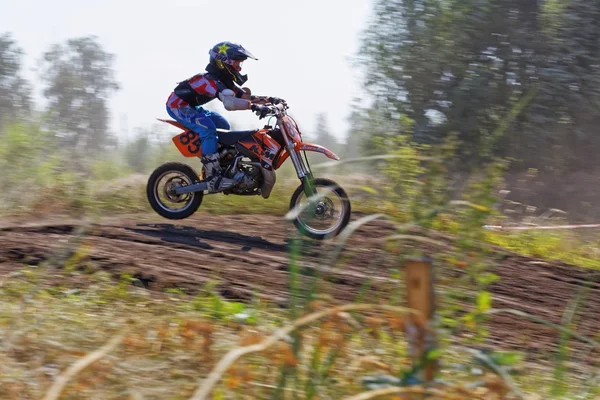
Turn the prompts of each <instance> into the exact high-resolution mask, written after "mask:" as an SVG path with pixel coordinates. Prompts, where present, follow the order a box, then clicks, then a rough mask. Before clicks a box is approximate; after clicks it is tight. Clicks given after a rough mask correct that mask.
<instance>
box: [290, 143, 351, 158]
mask: <svg viewBox="0 0 600 400" xmlns="http://www.w3.org/2000/svg"><path fill="white" fill-rule="evenodd" d="M295 147H296V151H316V152H317V153H322V154H325V155H326V156H327V157H329V158H331V159H333V160H336V161H339V160H340V158H339V157H338V156H337V155H336V154H335V153H334V152H333V151H331V150H329V149H328V148H327V147H323V146H321V145H318V144H312V143H306V142H302V143H297V144H296V146H295Z"/></svg>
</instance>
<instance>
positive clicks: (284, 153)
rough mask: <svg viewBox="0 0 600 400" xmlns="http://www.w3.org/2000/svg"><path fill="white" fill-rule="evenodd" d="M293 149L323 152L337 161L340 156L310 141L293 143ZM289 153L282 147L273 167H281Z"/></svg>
mask: <svg viewBox="0 0 600 400" xmlns="http://www.w3.org/2000/svg"><path fill="white" fill-rule="evenodd" d="M294 150H295V151H296V152H298V151H315V152H317V153H321V154H325V155H326V156H327V157H329V158H331V159H333V160H336V161H339V160H340V158H339V157H338V156H337V155H336V154H335V153H334V152H333V151H331V150H329V149H328V148H327V147H323V146H320V145H318V144H312V143H305V142H301V143H296V144H295V145H294ZM289 156H290V155H289V153H288V151H287V150H286V149H283V150H282V151H281V155H280V156H279V157H278V158H277V162H276V163H275V169H278V168H279V167H281V165H282V164H283V163H284V162H285V160H287V159H288V157H289Z"/></svg>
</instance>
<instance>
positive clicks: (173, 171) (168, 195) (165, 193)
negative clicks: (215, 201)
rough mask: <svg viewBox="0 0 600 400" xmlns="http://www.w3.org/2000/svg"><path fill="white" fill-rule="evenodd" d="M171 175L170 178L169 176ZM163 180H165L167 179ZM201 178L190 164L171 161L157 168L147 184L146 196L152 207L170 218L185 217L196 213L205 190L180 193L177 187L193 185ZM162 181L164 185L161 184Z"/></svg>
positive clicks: (161, 214) (159, 213)
mask: <svg viewBox="0 0 600 400" xmlns="http://www.w3.org/2000/svg"><path fill="white" fill-rule="evenodd" d="M169 175H171V177H170V178H167V177H168V176H169ZM165 179H166V181H165V182H163V180H165ZM199 181H200V178H199V177H198V175H197V174H196V172H195V171H194V170H193V169H192V168H191V167H190V166H188V165H186V164H182V163H176V162H170V163H166V164H163V165H161V166H160V167H158V168H156V169H155V170H154V171H153V172H152V174H151V175H150V177H149V178H148V183H147V184H146V197H147V198H148V202H149V203H150V206H151V207H152V209H153V210H154V211H155V212H156V213H157V214H158V215H160V216H162V217H165V218H168V219H184V218H187V217H189V216H191V215H192V214H194V213H195V212H196V211H197V210H198V207H200V204H202V198H203V197H204V193H203V192H192V193H186V194H181V195H178V194H177V193H175V188H176V187H181V186H188V185H192V184H194V183H196V182H199ZM161 183H162V184H163V185H164V186H161Z"/></svg>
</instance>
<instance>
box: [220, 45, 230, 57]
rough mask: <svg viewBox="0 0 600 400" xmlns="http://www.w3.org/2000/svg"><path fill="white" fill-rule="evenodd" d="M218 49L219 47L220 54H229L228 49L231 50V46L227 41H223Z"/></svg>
mask: <svg viewBox="0 0 600 400" xmlns="http://www.w3.org/2000/svg"><path fill="white" fill-rule="evenodd" d="M217 49H219V54H225V55H227V50H229V49H230V47H229V46H227V44H226V43H223V44H222V45H221V46H219V47H217Z"/></svg>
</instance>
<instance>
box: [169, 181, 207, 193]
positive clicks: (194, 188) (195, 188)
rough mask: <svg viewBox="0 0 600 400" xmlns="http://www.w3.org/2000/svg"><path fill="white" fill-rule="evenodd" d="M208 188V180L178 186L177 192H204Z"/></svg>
mask: <svg viewBox="0 0 600 400" xmlns="http://www.w3.org/2000/svg"><path fill="white" fill-rule="evenodd" d="M207 189H208V183H206V182H198V183H194V184H193V185H188V186H183V187H178V188H176V189H175V193H177V194H185V193H192V192H203V191H205V190H207Z"/></svg>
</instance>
